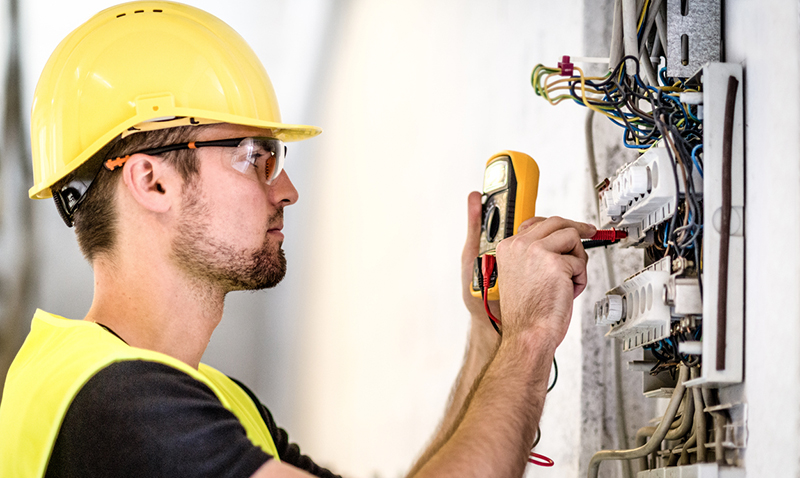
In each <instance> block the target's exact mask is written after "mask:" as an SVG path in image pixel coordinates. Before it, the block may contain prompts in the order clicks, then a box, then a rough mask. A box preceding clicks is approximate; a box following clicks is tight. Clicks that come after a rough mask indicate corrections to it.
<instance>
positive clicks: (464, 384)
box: [409, 317, 499, 476]
mask: <svg viewBox="0 0 800 478" xmlns="http://www.w3.org/2000/svg"><path fill="white" fill-rule="evenodd" d="M472 320H473V327H472V329H471V330H470V338H469V342H468V344H467V351H466V354H465V356H464V363H463V364H462V366H461V371H460V372H459V374H458V377H457V378H456V381H455V384H454V385H453V389H452V390H451V392H450V398H449V400H448V404H447V408H446V410H445V414H444V418H443V419H442V422H441V423H440V424H439V428H438V429H437V431H436V434H435V435H434V437H433V439H432V440H431V442H430V444H429V445H428V447H427V449H426V450H425V452H424V453H423V454H422V455H421V456H420V458H419V459H418V460H417V462H416V463H415V464H414V466H413V467H412V468H411V471H409V476H413V475H414V473H416V472H417V471H419V469H420V468H422V466H423V465H424V464H425V463H427V461H428V460H429V459H430V458H431V456H433V455H434V454H435V453H436V452H437V451H438V450H439V449H440V448H441V447H442V445H443V444H444V443H445V442H446V441H447V440H448V439H449V438H450V436H451V435H452V434H453V432H454V430H455V428H456V426H458V423H459V422H460V421H461V419H462V417H463V415H464V413H465V411H466V407H467V405H468V404H469V398H470V396H471V394H472V392H473V391H474V390H475V388H476V385H477V383H478V382H479V381H480V378H481V376H482V375H483V373H484V371H485V369H486V367H487V365H488V364H489V362H490V361H491V359H492V357H494V354H495V352H496V351H497V346H498V344H499V336H498V335H497V333H496V332H495V331H494V330H491V329H489V330H487V328H486V327H476V326H475V324H476V321H480V320H489V319H488V318H483V317H473V319H472Z"/></svg>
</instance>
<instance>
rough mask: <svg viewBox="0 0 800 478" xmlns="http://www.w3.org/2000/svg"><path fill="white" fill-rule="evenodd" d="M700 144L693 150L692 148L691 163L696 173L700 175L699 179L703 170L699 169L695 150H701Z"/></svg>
mask: <svg viewBox="0 0 800 478" xmlns="http://www.w3.org/2000/svg"><path fill="white" fill-rule="evenodd" d="M702 147H703V145H702V144H698V145H697V146H695V147H694V148H692V163H694V167H695V168H697V172H698V173H700V177H701V178H702V177H704V176H703V168H701V167H700V163H699V162H698V161H697V150H698V149H700V148H702Z"/></svg>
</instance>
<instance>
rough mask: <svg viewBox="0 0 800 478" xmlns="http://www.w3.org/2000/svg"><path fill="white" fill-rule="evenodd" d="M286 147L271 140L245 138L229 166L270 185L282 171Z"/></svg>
mask: <svg viewBox="0 0 800 478" xmlns="http://www.w3.org/2000/svg"><path fill="white" fill-rule="evenodd" d="M285 156H286V147H285V146H284V145H283V142H282V141H280V140H277V139H273V138H245V139H243V140H242V142H241V143H239V146H238V147H237V148H236V149H235V151H234V153H233V157H232V158H231V165H232V166H233V168H234V169H236V170H237V171H239V172H241V173H243V174H253V175H256V176H257V177H258V179H259V180H261V181H264V182H265V183H267V184H272V182H273V181H275V178H277V177H278V175H279V174H280V173H281V171H283V160H284V157H285Z"/></svg>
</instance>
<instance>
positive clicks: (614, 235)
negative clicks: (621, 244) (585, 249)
mask: <svg viewBox="0 0 800 478" xmlns="http://www.w3.org/2000/svg"><path fill="white" fill-rule="evenodd" d="M626 237H628V233H627V232H625V231H620V230H618V229H598V230H597V232H596V233H595V235H594V236H592V237H591V239H589V240H590V241H618V240H620V239H625V238H626Z"/></svg>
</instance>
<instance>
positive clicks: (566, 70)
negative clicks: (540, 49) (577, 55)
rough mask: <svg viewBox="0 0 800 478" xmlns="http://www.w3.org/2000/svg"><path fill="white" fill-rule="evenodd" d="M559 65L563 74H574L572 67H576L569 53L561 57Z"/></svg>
mask: <svg viewBox="0 0 800 478" xmlns="http://www.w3.org/2000/svg"><path fill="white" fill-rule="evenodd" d="M558 67H559V68H561V76H572V69H573V68H574V67H575V65H573V64H572V63H570V61H569V55H564V56H562V57H561V61H559V62H558Z"/></svg>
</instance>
